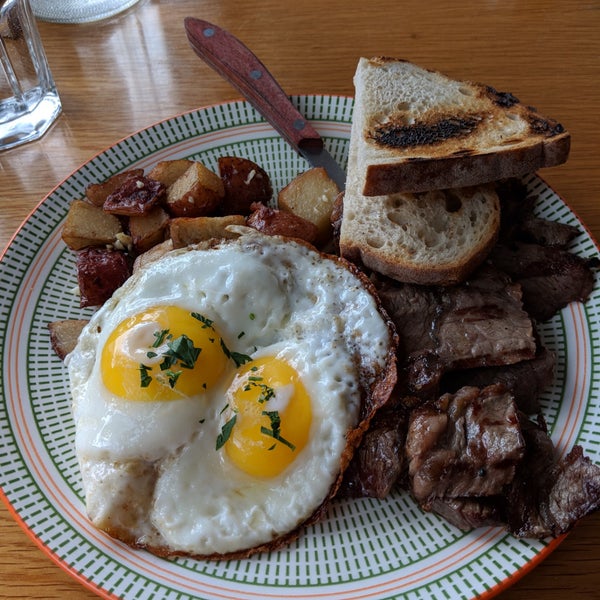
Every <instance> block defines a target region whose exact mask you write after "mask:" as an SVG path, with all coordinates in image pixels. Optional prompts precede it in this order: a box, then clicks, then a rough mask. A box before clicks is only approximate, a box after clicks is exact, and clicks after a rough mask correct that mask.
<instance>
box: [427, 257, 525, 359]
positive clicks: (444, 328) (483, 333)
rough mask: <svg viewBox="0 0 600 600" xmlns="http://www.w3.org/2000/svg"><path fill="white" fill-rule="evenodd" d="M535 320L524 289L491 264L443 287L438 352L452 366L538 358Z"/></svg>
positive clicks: (438, 326)
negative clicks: (524, 305) (526, 305)
mask: <svg viewBox="0 0 600 600" xmlns="http://www.w3.org/2000/svg"><path fill="white" fill-rule="evenodd" d="M533 334H534V332H533V324H532V322H531V319H530V317H529V315H528V314H527V313H526V312H525V311H524V310H523V308H522V304H521V289H520V287H519V286H518V285H515V284H514V283H511V282H510V281H509V280H508V278H507V277H506V276H504V275H502V274H500V273H498V272H497V271H495V270H494V269H491V268H490V267H483V268H482V269H480V270H479V271H478V272H477V274H476V275H475V277H472V278H471V279H469V280H468V281H467V282H465V284H464V285H461V286H456V287H455V288H452V289H450V290H447V291H443V292H442V314H441V316H440V318H439V320H438V324H437V341H438V345H437V353H438V355H439V357H440V358H441V360H442V362H443V363H444V364H445V365H446V366H447V368H448V369H456V368H471V367H480V366H489V365H507V364H513V363H516V362H519V361H520V360H524V359H528V358H533V356H534V355H535V351H536V342H535V339H534V335H533Z"/></svg>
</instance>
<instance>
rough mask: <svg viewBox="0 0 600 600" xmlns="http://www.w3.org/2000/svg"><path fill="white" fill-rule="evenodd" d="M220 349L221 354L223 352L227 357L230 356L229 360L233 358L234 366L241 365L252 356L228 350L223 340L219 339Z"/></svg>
mask: <svg viewBox="0 0 600 600" xmlns="http://www.w3.org/2000/svg"><path fill="white" fill-rule="evenodd" d="M221 349H222V350H223V354H225V356H226V357H227V358H231V360H233V362H234V363H235V366H236V367H241V366H242V365H244V364H246V363H247V362H250V361H251V360H252V358H251V357H250V356H248V355H247V354H242V353H241V352H232V351H231V350H229V348H228V347H227V346H226V345H225V342H224V341H223V340H221Z"/></svg>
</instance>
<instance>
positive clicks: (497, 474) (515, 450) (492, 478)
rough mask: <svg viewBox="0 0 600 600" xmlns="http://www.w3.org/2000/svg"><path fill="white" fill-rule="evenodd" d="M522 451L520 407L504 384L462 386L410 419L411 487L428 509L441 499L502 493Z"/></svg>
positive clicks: (408, 450) (510, 480)
mask: <svg viewBox="0 0 600 600" xmlns="http://www.w3.org/2000/svg"><path fill="white" fill-rule="evenodd" d="M523 452H524V441H523V437H522V435H521V432H520V428H519V421H518V413H517V408H516V406H515V403H514V401H513V399H512V397H511V395H510V394H509V393H508V392H507V391H506V390H505V389H504V387H502V386H501V385H493V386H489V387H487V388H485V389H483V390H479V389H478V388H474V387H465V388H461V389H460V390H459V391H458V392H457V393H456V394H444V395H443V396H441V397H440V398H439V399H438V400H435V401H431V402H427V403H425V404H423V405H422V406H420V407H417V408H416V409H414V410H413V411H412V413H411V415H410V419H409V426H408V435H407V439H406V455H407V459H408V473H409V480H410V487H411V491H412V493H413V495H414V497H415V499H416V500H417V501H418V502H419V504H421V506H422V507H423V508H424V509H425V510H430V509H431V506H432V502H433V501H434V500H435V499H436V498H444V499H447V498H461V497H467V496H493V495H498V494H500V493H501V492H502V491H503V489H504V486H506V485H507V484H509V483H511V482H512V480H513V477H514V474H515V468H516V465H517V463H518V462H519V461H520V460H521V458H522V456H523Z"/></svg>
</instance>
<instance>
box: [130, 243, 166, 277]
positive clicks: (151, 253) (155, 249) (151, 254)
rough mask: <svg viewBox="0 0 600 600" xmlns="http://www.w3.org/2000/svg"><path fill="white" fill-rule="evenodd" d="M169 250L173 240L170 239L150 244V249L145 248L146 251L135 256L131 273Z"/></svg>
mask: <svg viewBox="0 0 600 600" xmlns="http://www.w3.org/2000/svg"><path fill="white" fill-rule="evenodd" d="M170 250H173V240H171V239H166V240H165V241H164V242H161V243H160V244H156V246H152V248H150V250H146V252H144V253H142V254H140V255H138V256H136V257H135V260H134V261H133V268H132V273H135V272H136V271H139V269H141V268H143V267H145V266H146V265H147V264H149V263H151V262H153V261H155V260H157V259H158V258H160V257H161V256H163V255H164V254H166V253H167V252H169V251H170Z"/></svg>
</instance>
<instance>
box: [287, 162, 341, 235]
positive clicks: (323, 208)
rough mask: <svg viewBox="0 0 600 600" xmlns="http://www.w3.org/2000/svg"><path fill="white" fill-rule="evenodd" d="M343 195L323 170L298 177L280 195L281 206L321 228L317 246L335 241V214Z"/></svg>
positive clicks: (315, 170)
mask: <svg viewBox="0 0 600 600" xmlns="http://www.w3.org/2000/svg"><path fill="white" fill-rule="evenodd" d="M339 193H340V190H339V188H338V186H337V184H336V183H335V182H334V181H333V180H332V179H331V178H330V177H329V175H327V172H326V171H325V169H324V168H323V167H314V168H312V169H309V170H308V171H304V173H300V175H298V176H297V177H294V179H292V181H290V182H289V183H288V184H287V185H286V186H285V187H284V188H283V189H282V190H281V191H280V192H279V194H278V196H277V205H278V206H279V208H281V209H282V210H286V211H288V212H292V213H294V214H296V215H298V216H299V217H302V218H303V219H306V220H307V221H310V222H311V223H314V224H315V225H316V226H317V229H318V231H319V234H318V237H317V244H318V245H319V246H323V245H325V244H327V243H328V242H330V241H331V239H332V235H333V233H332V229H331V212H332V210H333V203H334V201H335V198H336V197H337V195H338V194H339Z"/></svg>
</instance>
